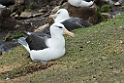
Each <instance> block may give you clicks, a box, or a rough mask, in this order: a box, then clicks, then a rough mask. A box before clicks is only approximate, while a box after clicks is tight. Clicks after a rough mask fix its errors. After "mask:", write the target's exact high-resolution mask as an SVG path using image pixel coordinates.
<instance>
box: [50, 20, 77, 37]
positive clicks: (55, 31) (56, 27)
mask: <svg viewBox="0 0 124 83" xmlns="http://www.w3.org/2000/svg"><path fill="white" fill-rule="evenodd" d="M50 33H51V36H53V35H55V36H56V35H63V33H65V34H67V35H69V36H72V37H75V34H74V33H72V32H70V31H68V30H67V29H66V28H65V26H64V25H63V24H61V23H59V22H56V23H54V24H52V25H51V26H50Z"/></svg>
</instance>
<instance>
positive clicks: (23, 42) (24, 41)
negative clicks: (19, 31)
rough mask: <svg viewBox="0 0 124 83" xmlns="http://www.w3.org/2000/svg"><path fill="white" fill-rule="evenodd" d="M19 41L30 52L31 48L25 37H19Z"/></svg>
mask: <svg viewBox="0 0 124 83" xmlns="http://www.w3.org/2000/svg"><path fill="white" fill-rule="evenodd" d="M18 42H19V43H20V44H21V45H23V46H24V47H25V49H26V50H27V51H28V52H29V53H30V48H29V45H28V43H27V42H26V40H25V38H24V37H21V38H19V39H18Z"/></svg>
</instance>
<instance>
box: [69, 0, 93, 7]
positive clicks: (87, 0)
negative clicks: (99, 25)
mask: <svg viewBox="0 0 124 83" xmlns="http://www.w3.org/2000/svg"><path fill="white" fill-rule="evenodd" d="M94 1H95V0H68V2H69V3H70V4H71V5H72V6H75V7H90V6H91V5H93V3H94Z"/></svg>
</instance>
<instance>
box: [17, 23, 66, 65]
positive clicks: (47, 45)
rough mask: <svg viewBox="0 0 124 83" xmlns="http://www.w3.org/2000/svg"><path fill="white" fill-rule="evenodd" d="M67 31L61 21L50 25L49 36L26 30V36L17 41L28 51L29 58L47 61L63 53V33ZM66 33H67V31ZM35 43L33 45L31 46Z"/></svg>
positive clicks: (36, 60)
mask: <svg viewBox="0 0 124 83" xmlns="http://www.w3.org/2000/svg"><path fill="white" fill-rule="evenodd" d="M64 32H65V33H67V31H66V29H65V27H64V25H63V24H61V23H54V24H52V25H51V26H50V35H51V37H47V36H46V37H41V36H38V35H37V34H33V33H30V32H27V35H28V36H27V37H21V38H19V39H18V42H19V43H20V44H22V45H23V46H24V47H25V49H26V50H27V51H28V52H29V54H30V58H31V59H32V60H33V61H35V62H45V63H46V62H48V61H50V60H55V59H58V58H60V57H62V56H64V54H65V39H64V37H63V33H64ZM67 34H68V33H67ZM32 45H35V47H32Z"/></svg>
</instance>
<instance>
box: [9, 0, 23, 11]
mask: <svg viewBox="0 0 124 83" xmlns="http://www.w3.org/2000/svg"><path fill="white" fill-rule="evenodd" d="M23 4H24V0H16V2H15V4H14V5H11V6H9V8H10V11H11V13H12V12H14V11H16V10H19V11H22V10H23V9H24V6H22V5H23Z"/></svg>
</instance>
